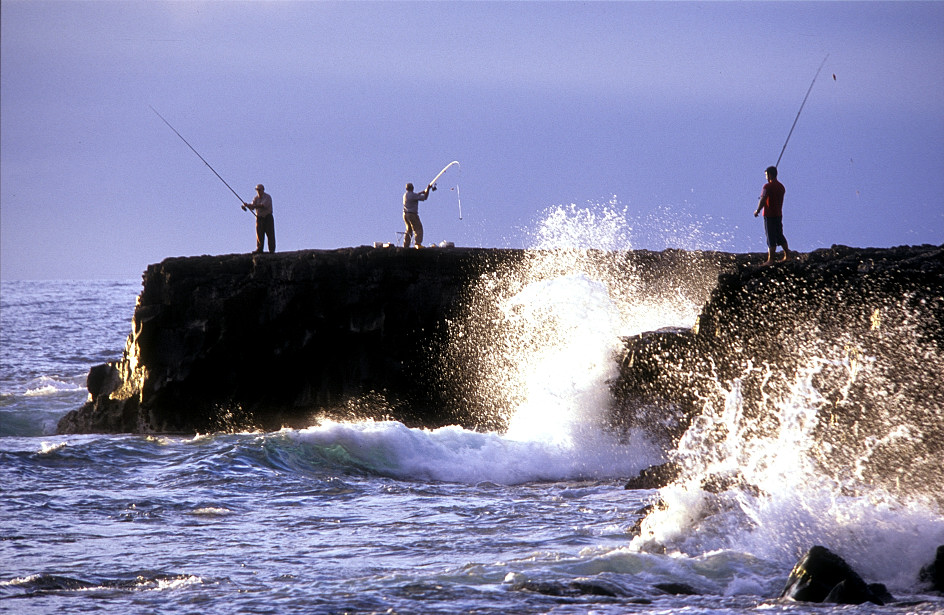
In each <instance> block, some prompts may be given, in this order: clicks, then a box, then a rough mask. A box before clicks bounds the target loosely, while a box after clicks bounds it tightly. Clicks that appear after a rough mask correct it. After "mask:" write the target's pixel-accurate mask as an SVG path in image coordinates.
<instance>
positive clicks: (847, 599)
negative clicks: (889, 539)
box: [780, 545, 888, 605]
mask: <svg viewBox="0 0 944 615" xmlns="http://www.w3.org/2000/svg"><path fill="white" fill-rule="evenodd" d="M873 587H874V588H875V589H877V590H879V591H878V592H876V591H873ZM883 590H884V586H878V585H876V586H869V585H867V584H866V583H865V581H863V580H862V577H860V576H859V574H858V573H857V572H856V571H855V570H853V569H852V567H851V566H849V564H847V563H846V561H845V560H844V559H842V558H841V557H839V556H838V555H836V554H835V553H833V552H832V551H830V550H829V549H827V548H826V547H822V546H819V545H817V546H814V547H812V548H811V549H810V550H809V551H807V552H806V555H804V556H803V558H802V559H800V561H799V562H798V563H797V565H796V566H794V568H793V571H792V572H791V573H790V577H789V578H788V579H787V586H786V587H785V588H784V590H783V592H782V593H781V594H780V597H781V598H790V599H791V600H798V601H802V602H828V603H832V604H863V603H865V602H872V603H874V604H878V605H884V604H885V600H883V599H882V597H883V595H884V596H885V597H887V594H888V592H887V591H883Z"/></svg>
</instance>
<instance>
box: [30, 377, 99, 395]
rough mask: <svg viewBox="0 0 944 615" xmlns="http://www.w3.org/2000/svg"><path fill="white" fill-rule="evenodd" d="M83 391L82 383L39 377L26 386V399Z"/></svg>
mask: <svg viewBox="0 0 944 615" xmlns="http://www.w3.org/2000/svg"><path fill="white" fill-rule="evenodd" d="M83 390H85V386H84V381H83V382H76V381H69V380H65V381H64V380H60V379H58V378H53V377H50V376H41V377H40V378H36V379H35V380H32V381H31V382H29V384H27V388H26V392H25V393H24V395H25V396H26V397H45V396H48V395H58V394H59V393H63V392H67V393H71V392H73V391H83Z"/></svg>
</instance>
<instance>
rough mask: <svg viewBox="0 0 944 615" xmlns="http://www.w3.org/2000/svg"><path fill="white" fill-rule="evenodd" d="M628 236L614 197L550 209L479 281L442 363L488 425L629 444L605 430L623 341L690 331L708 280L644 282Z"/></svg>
mask: <svg viewBox="0 0 944 615" xmlns="http://www.w3.org/2000/svg"><path fill="white" fill-rule="evenodd" d="M632 234H633V226H632V225H631V224H630V222H629V221H628V216H627V214H626V210H625V208H622V207H621V206H620V205H619V203H618V201H616V199H615V198H614V199H613V200H611V201H610V202H608V203H604V204H597V205H588V206H586V207H578V206H576V205H569V206H566V205H562V206H555V207H551V208H549V209H548V210H547V211H546V212H545V213H544V217H543V219H542V220H541V221H540V222H539V223H538V224H537V225H536V227H535V230H534V232H533V233H532V247H531V248H529V249H528V250H526V251H525V253H524V255H523V258H522V260H521V262H518V263H516V264H514V265H511V266H508V267H507V268H504V269H502V270H500V271H496V272H493V273H490V274H486V275H483V276H482V277H481V278H480V279H479V280H478V282H477V284H476V285H475V287H474V288H473V289H472V291H471V292H470V298H469V301H468V312H469V313H468V316H467V317H466V318H465V319H464V320H463V321H461V322H457V323H454V326H453V331H452V336H451V338H452V347H451V349H450V351H449V353H447V355H448V356H447V359H448V361H449V362H450V363H452V367H453V368H455V366H456V365H461V369H462V371H461V374H457V375H456V377H455V378H452V381H462V382H463V383H464V385H465V389H464V390H463V395H462V401H463V402H464V403H467V404H468V405H469V406H470V407H471V408H472V410H471V411H474V412H477V413H478V418H479V419H480V420H482V419H484V420H483V422H484V423H485V425H486V426H487V427H489V428H492V429H499V430H504V431H505V432H506V435H507V437H509V438H515V439H519V440H534V441H542V442H548V443H551V444H554V445H556V446H561V447H583V446H587V447H589V446H594V445H596V446H599V445H600V444H601V443H602V442H604V441H606V442H610V443H613V442H615V441H616V440H618V439H621V438H622V439H627V438H629V439H631V438H633V437H634V436H633V434H615V433H613V432H612V431H610V430H609V429H608V420H609V418H610V415H611V411H612V408H613V401H614V400H613V397H612V393H611V390H610V385H611V383H612V381H613V379H614V378H615V377H616V376H617V368H618V356H619V352H620V350H621V348H622V344H623V341H622V338H623V337H625V336H629V335H634V334H638V333H641V332H643V331H650V330H656V329H659V328H661V327H666V326H677V327H689V326H691V325H692V324H693V322H694V319H695V316H696V315H697V313H698V309H699V307H700V305H701V303H702V302H703V301H704V300H705V298H706V297H707V293H708V292H709V289H710V285H711V281H712V279H713V278H712V277H711V275H710V274H709V275H708V276H704V275H697V276H694V275H693V276H687V275H686V274H685V272H684V271H680V272H678V273H679V275H678V276H677V277H675V276H673V277H672V278H671V279H669V278H668V277H665V278H658V279H652V278H653V276H652V275H650V274H651V272H647V271H640V270H637V267H638V265H636V264H634V261H633V259H632V258H630V257H627V251H628V250H630V249H631V248H632V241H631V239H632ZM683 260H684V259H683ZM683 268H684V267H683ZM647 277H648V278H649V279H647V280H645V281H644V278H647ZM449 373H454V372H449ZM591 441H593V442H595V444H593V445H591V444H589V443H590V442H591ZM654 461H657V459H655V460H654Z"/></svg>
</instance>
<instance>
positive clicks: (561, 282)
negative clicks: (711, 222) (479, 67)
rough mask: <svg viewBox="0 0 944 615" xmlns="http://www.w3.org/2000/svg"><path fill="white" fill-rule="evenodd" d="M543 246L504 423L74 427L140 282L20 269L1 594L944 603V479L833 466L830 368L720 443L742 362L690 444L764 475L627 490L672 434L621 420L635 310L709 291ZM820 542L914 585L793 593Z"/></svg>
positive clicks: (31, 605) (239, 600)
mask: <svg viewBox="0 0 944 615" xmlns="http://www.w3.org/2000/svg"><path fill="white" fill-rule="evenodd" d="M542 267H543V269H544V274H542V275H541V276H539V277H540V279H536V280H535V281H530V282H529V281H525V282H522V285H521V288H520V289H519V291H518V292H515V293H514V295H513V296H512V297H509V298H508V300H507V305H506V306H505V307H506V308H507V312H508V314H509V318H512V319H514V320H515V321H516V322H517V323H519V324H520V322H521V321H523V320H528V321H529V322H532V323H538V325H537V327H538V328H537V329H536V330H534V328H533V326H532V331H531V334H530V335H531V338H529V342H528V343H527V344H508V343H503V344H501V347H502V348H504V349H505V350H504V351H503V352H505V353H506V354H505V355H503V356H504V357H505V359H504V360H503V361H502V362H501V367H502V369H504V370H505V371H504V372H503V373H504V374H505V375H504V376H503V377H501V378H499V377H497V376H496V377H494V378H493V379H492V380H490V381H489V382H490V383H491V384H490V386H492V387H497V388H501V387H513V388H515V394H514V395H509V396H508V399H509V400H511V401H509V402H508V403H509V404H510V405H511V407H510V408H508V411H509V413H510V420H509V423H508V429H507V430H503V431H502V432H474V431H468V430H465V429H462V428H460V427H446V428H442V429H435V430H424V429H412V428H407V427H406V426H404V425H403V424H400V423H397V422H394V421H386V422H384V421H369V422H368V421H361V422H344V421H332V420H327V419H324V420H320V421H314V422H313V424H312V425H311V426H310V427H309V428H307V429H300V430H293V429H283V430H281V431H275V432H268V433H261V432H255V433H212V434H197V435H193V434H187V435H68V436H62V435H56V433H55V427H56V423H57V421H58V419H59V418H60V417H61V416H63V415H64V414H65V413H66V412H67V411H69V410H72V409H75V408H77V407H78V406H80V405H81V404H82V403H83V402H84V401H85V399H86V396H87V392H86V391H85V388H84V384H85V376H86V374H87V372H88V370H89V368H90V367H91V366H93V365H96V364H99V363H102V362H105V361H108V360H115V359H118V358H119V357H120V356H121V352H122V349H123V348H124V343H125V338H126V336H127V334H128V333H129V331H130V321H131V314H132V312H133V309H134V304H135V297H136V295H137V294H138V293H139V292H140V282H138V281H136V280H131V281H4V282H2V285H0V612H5V613H57V612H61V613H83V612H97V613H157V612H160V613H203V614H229V613H316V614H321V613H324V614H341V613H357V614H366V613H400V614H436V613H482V614H485V613H495V614H498V613H501V614H531V613H554V614H578V613H580V614H583V613H587V614H589V613H594V614H599V615H617V614H623V613H691V614H697V613H765V614H768V613H791V614H796V613H810V614H814V613H815V614H817V615H821V614H831V613H942V612H944V597H942V596H940V595H934V594H928V593H925V592H924V591H923V590H922V588H921V586H920V584H919V583H918V580H917V579H918V573H919V570H920V568H921V567H922V566H923V565H925V564H927V563H929V562H930V561H931V560H932V559H933V557H934V551H935V548H936V546H937V545H940V544H944V518H942V515H941V510H940V508H939V506H940V504H939V497H938V496H939V489H940V486H939V485H938V486H928V493H927V494H923V495H922V494H920V493H919V494H914V495H913V496H912V497H904V496H902V495H901V494H899V493H890V492H887V491H883V490H881V488H879V487H870V488H868V489H867V488H865V487H864V486H863V488H862V489H859V490H858V491H850V490H849V489H848V483H846V484H844V485H842V486H839V485H837V484H835V483H833V482H831V481H829V480H826V479H825V478H823V477H821V476H819V475H818V474H817V470H816V466H815V464H813V463H810V461H809V458H810V457H811V453H810V451H809V450H808V449H809V447H808V442H807V440H808V439H810V438H811V436H810V435H809V424H810V422H811V421H815V414H816V413H815V408H816V405H817V402H816V400H817V396H816V391H815V390H812V387H813V386H814V384H813V382H814V381H813V380H810V379H809V378H808V377H807V375H804V374H798V375H797V378H796V386H795V387H794V388H793V390H792V392H791V393H790V394H789V398H788V399H780V400H772V401H771V402H770V403H772V404H773V403H776V404H778V408H779V412H780V413H781V415H782V416H783V417H784V420H783V425H782V427H781V429H780V430H779V432H778V433H777V434H776V435H775V436H765V437H764V438H759V437H758V438H755V437H753V436H751V435H750V433H749V431H746V430H735V429H733V428H732V429H729V430H728V431H727V432H726V433H727V436H726V439H725V440H724V446H720V447H719V446H717V442H715V443H714V444H713V445H712V449H711V450H710V451H707V450H700V449H699V447H700V446H706V444H705V442H706V441H707V440H706V439H705V438H704V437H703V433H704V430H707V429H708V428H707V427H706V424H707V423H713V424H714V426H715V427H717V426H718V425H719V424H724V425H727V426H728V427H731V425H732V424H733V423H732V422H733V421H737V420H738V410H739V408H740V404H741V403H742V400H741V399H740V397H739V395H740V390H739V387H738V386H737V383H736V382H731V383H719V386H720V387H722V388H724V389H725V390H726V391H727V398H726V399H727V403H726V404H725V408H723V409H721V410H711V411H708V410H706V412H705V416H703V417H701V419H700V420H699V421H697V422H696V425H697V427H698V429H697V430H696V429H695V428H694V427H693V430H692V431H691V432H690V433H689V434H687V435H686V437H685V438H683V440H682V442H681V443H680V445H679V446H680V448H684V449H685V450H680V451H674V452H672V453H674V454H676V455H677V457H678V458H679V459H684V458H688V457H698V458H702V457H705V456H709V455H710V456H712V457H713V459H715V461H717V462H719V463H723V462H725V460H727V461H728V462H734V461H736V462H738V463H741V464H742V466H743V467H744V468H745V472H747V468H748V466H750V472H751V474H750V475H749V478H751V479H752V481H753V482H754V483H755V484H760V485H761V486H762V487H763V488H762V489H760V490H755V491H750V490H745V491H740V492H737V493H735V494H733V495H731V496H730V498H729V499H727V500H725V501H719V499H718V498H719V497H720V496H718V495H717V494H706V493H705V492H703V491H701V490H700V489H698V488H696V487H694V486H693V485H692V484H691V483H676V484H673V485H671V486H669V487H666V488H664V489H662V490H627V489H624V485H625V482H626V480H627V479H628V478H630V477H632V476H635V475H636V473H637V472H638V471H639V470H641V469H643V468H646V467H649V466H651V465H654V464H658V463H661V462H663V461H665V459H666V458H667V455H668V454H669V453H670V452H667V451H663V450H661V449H660V447H659V446H656V445H655V444H654V443H652V442H649V441H648V440H647V438H646V437H645V436H644V435H643V434H634V433H620V434H616V433H613V431H612V430H611V429H607V428H606V427H605V425H604V421H602V420H601V416H602V414H603V411H602V410H601V408H602V407H603V406H605V404H606V401H607V398H608V393H607V379H608V378H609V377H611V376H612V369H613V366H612V365H611V363H612V361H611V360H610V359H611V356H612V352H613V350H614V344H615V343H617V342H616V341H614V340H618V336H615V335H614V331H615V332H618V333H620V334H631V333H634V332H638V331H640V330H649V329H653V328H658V326H680V325H684V324H686V322H687V323H688V324H690V321H691V319H692V318H693V316H694V314H697V311H698V308H699V306H698V305H697V304H696V302H695V301H694V300H692V299H690V298H686V297H687V296H686V295H685V294H684V293H674V294H673V293H668V294H667V295H666V296H665V297H661V298H659V299H658V301H656V303H657V305H656V304H654V303H653V302H654V301H655V298H652V297H637V300H636V301H635V302H630V303H631V304H632V305H628V304H626V303H625V302H624V301H622V300H620V299H619V298H615V296H614V295H615V294H616V292H615V289H613V288H611V287H608V284H607V280H606V279H604V278H601V277H599V276H594V274H593V272H592V271H589V270H588V269H587V268H580V267H578V268H577V269H572V268H570V269H569V268H568V267H563V268H561V267H553V268H550V269H549V268H547V267H546V263H545V264H544V265H542ZM551 269H553V271H551ZM620 292H631V289H629V290H627V289H625V288H624V289H621V290H620ZM634 310H635V311H636V312H637V313H636V314H635V316H633V317H630V318H628V317H627V316H626V315H627V313H628V312H633V311H634ZM642 312H644V313H642ZM549 323H553V327H551V324H549ZM529 326H531V325H529ZM551 328H552V329H553V331H554V333H553V335H551V334H549V333H548V331H549V330H551ZM519 334H520V332H519ZM506 342H507V341H506ZM562 361H563V362H562ZM575 366H582V367H579V368H578V367H575ZM862 369H868V365H866V366H865V367H863V368H862ZM509 372H512V373H510V374H509ZM876 403H882V402H881V400H878V401H877V402H876ZM788 415H789V416H788ZM788 419H789V420H788ZM907 427H909V428H910V429H912V430H915V429H920V426H907ZM900 428H901V426H895V429H900ZM760 458H763V459H764V460H765V461H766V462H765V463H763V464H760V463H756V460H757V459H760ZM751 460H753V461H751ZM751 463H753V465H751ZM784 466H789V467H790V468H792V472H793V474H791V475H790V476H791V478H789V479H788V478H785V477H786V476H787V474H784V473H783V470H782V468H783V467H784ZM797 473H799V475H798V476H797V475H796V474H797ZM853 474H854V473H853ZM850 480H855V476H854V475H853V476H852V477H851V479H850ZM863 481H864V479H863ZM659 501H661V502H662V504H661V506H659V507H657V511H656V512H655V513H653V514H652V515H650V516H649V517H648V518H646V520H645V522H644V523H643V524H642V530H643V536H639V535H637V533H638V531H637V530H634V529H633V526H634V525H638V524H639V522H640V520H641V519H642V518H643V516H644V515H645V513H644V512H643V509H644V507H646V506H647V505H651V504H654V503H656V502H659ZM815 544H822V545H824V546H827V547H829V548H830V549H832V550H833V551H835V552H836V553H838V554H840V555H841V556H843V557H844V558H845V559H846V560H847V561H848V562H849V563H850V564H851V565H852V566H853V567H854V568H856V570H857V571H858V572H859V573H860V574H861V575H862V576H863V577H864V578H865V580H866V581H867V582H870V583H874V582H878V583H884V584H885V585H886V586H887V587H888V589H889V590H890V591H891V593H892V594H893V595H894V596H895V598H896V599H897V600H899V601H903V602H901V603H900V604H898V605H893V606H885V607H880V606H877V605H871V604H866V605H862V606H858V607H851V606H838V605H814V604H804V603H797V602H791V601H785V600H780V599H778V595H779V594H780V592H781V590H782V589H783V587H784V585H785V583H786V580H787V577H788V575H789V573H790V570H791V568H792V567H793V565H794V564H795V563H796V561H797V559H798V558H799V557H800V556H801V555H802V554H803V553H804V552H805V551H806V549H808V548H809V547H811V546H813V545H815ZM654 545H657V546H656V547H654Z"/></svg>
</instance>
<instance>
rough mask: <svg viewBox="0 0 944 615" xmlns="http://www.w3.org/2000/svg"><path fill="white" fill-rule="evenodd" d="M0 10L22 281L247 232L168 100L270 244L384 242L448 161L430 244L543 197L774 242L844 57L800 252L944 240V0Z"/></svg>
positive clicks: (10, 184)
mask: <svg viewBox="0 0 944 615" xmlns="http://www.w3.org/2000/svg"><path fill="white" fill-rule="evenodd" d="M0 10H2V19H0V23H2V37H0V41H2V53H0V62H2V67H0V78H2V83H0V117H2V127H0V139H2V150H0V156H2V160H0V175H2V177H0V231H2V236H0V239H2V242H0V246H2V253H0V256H2V258H0V274H2V276H3V277H4V278H6V279H17V278H87V277H119V278H134V277H137V276H138V275H139V274H140V272H141V271H143V269H144V268H145V267H146V266H147V265H148V264H149V263H153V262H158V261H160V260H162V259H164V258H165V257H168V256H181V255H196V254H223V253H233V252H248V251H250V250H252V249H253V248H254V245H255V240H254V231H253V220H252V217H251V216H250V215H249V214H248V213H245V212H242V211H240V209H239V203H238V201H237V200H236V197H235V196H234V195H233V194H232V193H231V192H230V191H229V190H228V189H227V188H226V187H225V186H224V185H223V184H222V183H221V182H220V181H219V180H218V179H217V178H216V177H215V176H214V175H213V174H212V172H211V171H210V170H209V169H208V168H206V167H205V166H204V165H203V163H202V162H200V160H199V159H198V158H197V157H196V156H194V155H193V153H192V152H191V151H190V150H189V149H187V147H186V145H184V143H183V142H181V141H180V140H179V139H178V137H177V136H176V135H174V133H173V132H171V131H170V130H169V129H168V128H167V126H165V125H164V124H163V123H162V122H161V121H160V119H159V118H158V117H157V116H156V115H155V114H154V113H153V112H152V111H151V110H150V108H149V106H150V105H153V106H154V107H155V108H156V109H157V110H159V111H160V112H161V114H163V115H164V116H165V117H166V118H167V119H168V120H169V121H170V122H171V123H172V124H173V125H174V126H175V127H176V128H177V130H179V131H180V132H181V134H183V136H184V137H186V138H187V140H188V141H190V143H191V144H192V145H193V146H194V147H195V148H196V149H197V150H198V151H200V153H201V154H202V155H203V156H204V157H205V158H206V159H207V160H208V161H209V162H210V164H211V165H213V166H214V168H215V169H216V170H217V171H218V172H219V173H220V174H221V175H222V176H223V177H224V178H225V179H226V181H227V182H229V184H230V185H232V186H233V187H234V188H235V189H236V190H237V192H239V193H240V194H241V195H242V196H243V198H245V199H247V200H248V199H250V198H251V197H252V195H253V187H254V186H255V184H256V183H259V182H262V183H264V184H265V185H266V187H267V189H268V192H269V193H270V194H272V197H273V200H274V205H275V215H276V234H277V238H278V245H279V249H280V251H282V250H298V249H305V248H336V247H344V246H356V245H363V244H370V243H373V242H375V241H392V240H394V239H395V238H396V232H397V231H399V230H401V226H402V220H401V195H402V191H403V185H404V183H405V182H407V181H413V182H414V183H416V184H417V185H425V183H426V182H428V181H429V180H430V179H432V177H433V176H434V175H435V174H436V173H437V172H438V171H439V170H440V169H441V168H442V167H443V166H445V165H446V164H447V163H448V162H450V161H451V160H459V161H460V163H461V172H460V173H458V174H455V173H454V172H453V171H451V172H450V174H451V178H450V176H447V177H444V178H443V180H441V181H440V188H441V190H440V191H438V192H436V193H434V195H433V196H432V197H431V198H430V200H429V201H428V202H427V203H425V204H423V206H422V207H421V210H420V213H421V216H422V218H423V222H424V225H425V226H426V231H427V242H438V241H441V240H450V241H453V242H455V243H456V244H457V245H466V246H486V247H490V246H511V247H518V246H527V245H528V243H529V241H530V239H529V235H530V233H531V232H532V231H533V229H534V228H535V225H536V223H537V222H538V221H539V220H541V219H542V217H543V216H544V215H545V214H544V212H546V211H547V210H548V208H552V207H554V206H557V205H565V206H569V205H570V204H575V205H576V208H577V209H583V208H588V209H590V210H592V211H596V210H599V208H600V207H603V206H606V205H607V204H611V205H609V207H610V208H612V209H615V210H617V211H620V212H623V211H624V210H625V217H626V218H627V220H628V225H629V226H631V227H632V233H631V240H632V245H633V246H634V247H637V248H650V249H663V248H665V247H684V248H699V247H700V248H718V249H724V250H730V251H737V252H747V251H752V252H754V251H758V252H759V251H763V250H765V246H764V237H763V226H762V223H761V222H760V221H758V220H755V219H754V218H753V217H752V212H753V210H754V207H755V206H756V204H757V196H758V194H759V193H760V187H761V185H762V184H763V180H764V178H763V170H764V168H765V167H766V166H767V165H769V164H773V163H774V162H775V161H776V158H777V156H778V154H779V153H780V149H781V147H782V146H783V143H784V140H785V139H786V137H787V133H788V131H789V129H790V126H791V124H792V123H793V120H794V117H795V115H796V113H797V110H798V109H799V106H800V103H801V101H802V100H803V96H804V94H805V93H806V90H807V88H808V87H809V84H810V80H811V79H812V78H813V74H814V73H815V71H816V68H817V67H818V66H819V65H820V63H821V62H822V60H823V58H824V57H825V56H826V55H827V54H829V58H828V60H827V62H826V65H825V67H824V68H823V72H822V74H821V75H820V78H819V80H818V81H817V83H816V86H815V87H814V89H813V92H812V94H811V95H810V99H809V101H808V102H807V105H806V108H805V109H804V111H803V114H802V116H801V117H800V120H799V123H798V124H797V127H796V130H795V132H794V133H793V136H792V138H791V140H790V144H789V145H788V147H787V150H786V153H785V155H784V158H783V161H782V162H781V164H780V176H781V180H782V181H783V183H784V184H785V185H786V186H787V200H786V205H785V214H784V215H785V221H784V226H785V232H786V235H787V237H788V238H789V240H790V243H791V246H792V247H793V248H795V249H798V250H801V251H808V250H812V249H816V248H820V247H828V246H829V245H831V244H834V243H842V244H847V245H853V246H892V245H899V244H915V243H935V244H940V243H944V197H942V193H941V188H940V185H941V173H942V170H944V35H942V32H944V3H941V2H931V3H899V2H895V3H846V2H842V3H818V2H802V3H788V4H781V3H742V2H733V3H708V4H702V3H692V4H690V3H635V2H613V3H544V2H533V3H489V2H469V3H454V2H449V3H447V2H436V3H387V2H377V3H316V2H291V3H290V2H208V3H201V2H190V1H186V2H184V1H181V2H134V1H123V2H104V1H98V2H77V1H69V2H46V1H43V0H3V2H2V4H0ZM834 75H835V78H834ZM456 182H458V184H459V188H460V191H461V197H462V209H463V214H464V219H463V220H461V221H460V220H459V218H458V208H457V203H456V195H455V192H454V191H451V190H448V189H446V188H449V187H451V186H452V185H454V184H455V183H456ZM574 219H575V221H579V219H580V216H575V218H574ZM693 229H695V230H696V231H697V232H694V231H693Z"/></svg>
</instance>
